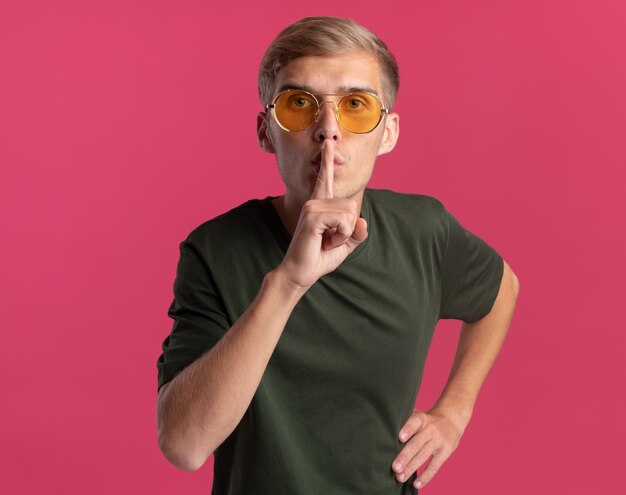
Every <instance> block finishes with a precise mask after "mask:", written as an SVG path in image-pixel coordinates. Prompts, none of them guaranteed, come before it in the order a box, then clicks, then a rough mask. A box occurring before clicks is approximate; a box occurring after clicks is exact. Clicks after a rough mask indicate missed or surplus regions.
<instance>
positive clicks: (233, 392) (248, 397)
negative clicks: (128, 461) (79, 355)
mask: <svg viewBox="0 0 626 495" xmlns="http://www.w3.org/2000/svg"><path fill="white" fill-rule="evenodd" d="M303 294H304V291H303V290H300V289H296V288H294V287H293V286H292V285H290V284H289V283H287V282H285V280H284V279H283V278H282V276H281V274H280V273H279V272H278V271H274V272H270V273H269V274H268V275H267V276H266V277H265V279H264V282H263V287H262V288H261V290H260V292H259V294H258V296H257V297H256V298H255V300H254V301H253V302H252V304H251V305H250V307H249V308H248V309H247V310H246V311H245V312H244V313H243V314H242V316H241V317H240V318H239V319H238V320H237V322H235V324H234V325H233V326H232V327H231V328H230V329H229V330H228V331H227V332H226V333H225V335H224V336H223V337H222V338H221V339H220V341H219V342H218V343H217V344H216V345H215V346H214V347H213V348H212V349H211V350H210V351H208V352H207V353H206V354H204V355H203V356H201V357H200V358H198V359H197V360H196V361H194V362H193V363H192V364H190V365H189V366H188V367H187V368H185V369H184V370H183V371H182V372H181V373H180V374H179V375H177V376H176V377H175V378H174V379H173V380H172V381H171V382H170V383H169V384H167V385H165V386H164V387H167V388H162V389H161V393H160V394H159V399H158V404H157V423H158V435H159V446H160V447H161V450H162V451H163V453H164V455H165V456H166V457H167V458H168V460H169V461H170V462H172V463H173V464H175V465H176V466H178V467H180V468H182V469H186V470H195V469H197V468H199V467H200V466H201V465H202V464H203V463H204V462H205V461H206V459H207V458H208V457H209V456H210V455H211V453H212V452H213V451H214V450H215V449H216V448H217V447H218V446H219V445H220V444H221V443H222V442H223V441H224V440H225V439H226V438H227V437H228V435H230V433H231V432H232V431H233V430H234V429H235V427H236V426H237V424H238V423H239V421H240V420H241V418H242V417H243V415H244V413H245V411H246V409H247V408H248V406H249V405H250V402H251V401H252V397H253V396H254V393H255V392H256V390H257V388H258V386H259V383H260V381H261V378H262V376H263V373H264V371H265V369H266V367H267V363H268V362H269V359H270V357H271V355H272V353H273V351H274V349H275V347H276V345H277V343H278V340H279V338H280V336H281V335H282V332H283V329H284V327H285V325H286V323H287V320H288V319H289V316H290V315H291V312H292V311H293V308H294V307H295V305H296V304H297V302H298V301H299V300H300V298H301V297H302V295H303Z"/></svg>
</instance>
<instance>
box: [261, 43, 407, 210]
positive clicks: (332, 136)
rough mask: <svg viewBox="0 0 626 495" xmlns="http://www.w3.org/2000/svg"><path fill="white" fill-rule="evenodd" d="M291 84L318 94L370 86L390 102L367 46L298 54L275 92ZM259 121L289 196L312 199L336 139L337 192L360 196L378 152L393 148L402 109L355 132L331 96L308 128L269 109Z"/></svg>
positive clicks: (283, 70)
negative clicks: (297, 127) (281, 121)
mask: <svg viewBox="0 0 626 495" xmlns="http://www.w3.org/2000/svg"><path fill="white" fill-rule="evenodd" d="M290 88H293V89H305V90H307V91H309V92H310V93H313V94H314V95H316V96H317V95H324V94H337V93H348V92H350V91H354V90H360V91H368V92H371V93H375V94H376V95H378V96H379V97H380V98H381V99H382V100H383V103H384V104H385V105H387V102H385V97H384V94H383V92H382V80H381V70H380V66H379V64H378V61H377V60H376V58H375V57H374V56H373V55H371V54H367V53H364V52H349V53H345V54H341V55H331V56H321V57H318V56H315V57H302V58H298V59H296V60H293V61H291V62H289V63H288V64H287V65H286V66H284V67H283V68H281V70H280V71H279V73H278V75H277V78H276V84H275V89H274V94H273V95H272V98H274V97H275V96H276V95H277V94H278V93H280V92H282V91H284V90H285V89H290ZM329 98H332V99H334V101H338V100H339V98H340V97H320V98H319V99H320V100H322V99H324V100H328V99H329ZM257 124H258V126H257V127H258V129H257V130H258V136H259V143H260V144H261V147H262V148H263V149H265V150H266V151H269V152H270V153H275V154H276V161H277V162H278V170H279V173H280V175H281V177H282V180H283V182H284V183H285V187H286V190H285V199H286V200H287V201H289V202H299V203H304V202H305V201H307V200H308V199H309V198H310V196H311V193H312V191H313V188H314V187H315V182H316V180H317V174H318V171H319V167H320V161H321V151H322V144H323V142H324V140H326V139H328V140H332V141H333V144H334V157H335V161H334V164H335V166H334V185H333V195H334V197H336V198H354V199H360V198H361V196H362V194H363V190H364V189H365V187H366V185H367V183H368V181H369V179H370V177H371V175H372V172H373V169H374V163H375V161H376V157H377V156H378V155H380V154H383V153H387V152H389V151H391V149H393V147H394V145H395V143H396V140H397V136H398V115H397V114H393V113H391V114H388V115H387V116H386V117H385V118H384V120H383V121H382V122H381V123H380V125H379V126H378V127H377V128H376V129H374V130H373V131H372V132H370V133H368V134H354V133H351V132H350V131H347V130H346V129H344V128H343V127H342V125H341V124H340V123H339V122H338V121H337V118H336V116H335V105H333V104H332V103H328V102H326V103H322V104H321V108H320V114H319V116H318V119H317V122H315V123H313V124H312V125H311V126H309V127H308V128H306V129H305V130H303V131H299V132H287V131H285V130H283V129H281V128H280V127H279V126H278V124H277V122H276V121H275V120H274V118H273V117H272V116H271V115H270V113H269V112H267V114H263V113H261V114H259V117H258V119H257Z"/></svg>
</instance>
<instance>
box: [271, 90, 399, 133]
mask: <svg viewBox="0 0 626 495" xmlns="http://www.w3.org/2000/svg"><path fill="white" fill-rule="evenodd" d="M328 96H341V97H342V98H341V99H340V100H339V101H338V102H335V100H327V99H323V100H319V99H318V97H328ZM324 102H330V103H332V104H333V105H335V116H336V117H337V120H338V121H339V123H340V124H341V125H342V126H343V127H344V128H345V129H346V130H348V131H350V132H353V133H355V134H367V133H368V132H372V131H373V130H374V129H376V128H377V127H378V125H379V124H380V123H381V122H382V120H383V117H384V116H385V114H387V113H389V109H388V108H385V107H384V105H383V102H382V101H381V99H380V98H379V97H378V96H376V95H374V94H372V93H365V92H358V93H348V94H345V93H341V94H325V95H318V96H317V97H316V96H315V95H313V94H311V93H309V92H308V91H304V90H302V89H288V90H286V91H283V92H282V93H279V94H278V95H277V96H276V98H274V101H273V102H272V103H270V104H269V105H267V106H266V107H265V108H266V109H267V110H271V111H272V114H273V115H274V119H275V120H276V123H277V124H278V125H279V126H280V127H281V128H282V129H284V130H285V131H288V132H298V131H303V130H304V129H306V128H307V127H309V126H310V125H311V124H313V123H314V122H317V118H318V117H319V114H320V108H321V105H322V103H324Z"/></svg>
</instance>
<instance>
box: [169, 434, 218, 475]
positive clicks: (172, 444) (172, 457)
mask: <svg viewBox="0 0 626 495" xmlns="http://www.w3.org/2000/svg"><path fill="white" fill-rule="evenodd" d="M158 442H159V449H160V450H161V452H162V453H163V456H164V457H165V458H166V459H167V460H168V461H169V462H170V464H173V465H174V466H176V467H177V468H179V469H182V470H184V471H197V470H198V469H200V468H201V467H202V466H203V465H204V463H205V462H206V460H207V459H208V458H209V457H210V455H211V454H212V453H213V452H212V451H211V452H209V453H208V454H207V453H205V452H200V451H199V450H198V449H193V448H190V447H189V445H186V444H185V443H184V442H181V441H180V440H178V441H177V439H176V438H172V435H166V434H165V433H164V432H163V429H162V428H159V433H158Z"/></svg>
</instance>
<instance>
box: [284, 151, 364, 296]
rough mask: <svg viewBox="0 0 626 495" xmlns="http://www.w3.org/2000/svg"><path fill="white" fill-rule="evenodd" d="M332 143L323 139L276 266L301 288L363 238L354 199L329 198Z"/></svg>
mask: <svg viewBox="0 0 626 495" xmlns="http://www.w3.org/2000/svg"><path fill="white" fill-rule="evenodd" d="M333 181H334V144H333V142H332V141H331V140H329V139H327V140H325V141H324V144H323V148H322V161H321V163H320V169H319V172H318V176H317V183H316V185H315V188H314V189H313V194H312V195H311V199H310V200H309V201H307V202H306V203H305V204H304V206H303V207H302V211H301V212H300V218H299V219H298V224H297V226H296V229H295V232H294V235H293V238H292V241H291V244H290V245H289V249H288V250H287V254H286V255H285V258H284V259H283V261H282V263H281V264H280V266H279V267H278V270H280V271H282V272H283V275H284V276H286V278H287V280H289V281H290V282H291V283H293V284H295V285H296V286H298V287H301V288H303V289H305V290H306V289H308V288H309V287H311V286H312V285H313V284H314V283H315V282H316V281H317V280H318V279H319V278H320V277H321V276H323V275H326V274H327V273H330V272H332V271H333V270H335V269H336V268H337V267H338V266H339V265H340V264H341V263H342V262H343V261H344V260H345V259H346V258H347V257H348V255H349V254H350V253H351V252H352V251H354V250H355V249H356V247H357V246H358V245H359V244H361V243H362V242H363V241H364V240H365V239H366V238H367V223H366V222H365V220H364V219H363V218H360V217H359V212H358V211H357V210H358V204H357V202H356V201H355V200H354V199H336V198H333Z"/></svg>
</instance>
